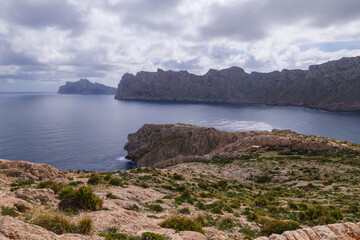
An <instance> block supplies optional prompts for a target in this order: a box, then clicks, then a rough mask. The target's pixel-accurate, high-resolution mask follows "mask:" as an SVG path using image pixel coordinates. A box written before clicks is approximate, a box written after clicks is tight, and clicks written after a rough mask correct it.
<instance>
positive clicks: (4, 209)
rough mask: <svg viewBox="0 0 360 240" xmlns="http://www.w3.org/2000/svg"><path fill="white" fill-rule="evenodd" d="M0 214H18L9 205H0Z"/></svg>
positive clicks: (15, 215) (13, 215) (14, 215)
mask: <svg viewBox="0 0 360 240" xmlns="http://www.w3.org/2000/svg"><path fill="white" fill-rule="evenodd" d="M1 215H3V216H11V217H17V216H19V214H18V213H17V212H16V211H15V209H13V208H11V207H3V206H2V207H1Z"/></svg>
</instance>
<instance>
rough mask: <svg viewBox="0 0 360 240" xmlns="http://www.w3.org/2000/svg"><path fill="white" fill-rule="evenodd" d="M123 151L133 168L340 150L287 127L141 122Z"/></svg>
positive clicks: (334, 144)
mask: <svg viewBox="0 0 360 240" xmlns="http://www.w3.org/2000/svg"><path fill="white" fill-rule="evenodd" d="M124 149H125V150H127V152H128V158H130V159H132V160H134V161H135V162H136V166H137V167H157V168H164V167H167V166H171V165H175V164H178V163H181V162H188V161H202V160H210V159H213V158H216V159H236V158H240V157H241V156H243V155H244V154H247V153H249V152H262V151H269V150H276V151H280V152H281V151H282V152H292V151H293V152H294V151H296V152H340V151H343V150H347V149H348V148H347V147H346V146H345V145H343V144H341V143H340V141H339V140H334V139H329V138H322V137H316V136H307V135H300V134H297V133H295V132H292V131H289V130H273V131H272V132H267V131H248V132H226V131H220V130H217V129H215V128H207V127H198V126H194V125H188V124H159V125H156V124H145V125H144V126H143V127H141V128H140V129H139V130H138V131H137V132H136V133H134V134H129V136H128V142H127V143H126V145H125V147H124Z"/></svg>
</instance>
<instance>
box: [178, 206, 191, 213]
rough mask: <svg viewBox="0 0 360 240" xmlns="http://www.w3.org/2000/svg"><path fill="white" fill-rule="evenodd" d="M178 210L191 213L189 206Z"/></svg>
mask: <svg viewBox="0 0 360 240" xmlns="http://www.w3.org/2000/svg"><path fill="white" fill-rule="evenodd" d="M178 212H179V213H182V214H190V210H189V208H187V207H186V208H182V209H180V210H179V211H178Z"/></svg>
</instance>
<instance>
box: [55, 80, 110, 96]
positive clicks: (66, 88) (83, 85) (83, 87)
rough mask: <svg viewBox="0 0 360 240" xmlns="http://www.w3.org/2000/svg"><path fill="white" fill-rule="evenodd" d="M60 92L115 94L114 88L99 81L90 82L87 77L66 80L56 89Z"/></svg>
mask: <svg viewBox="0 0 360 240" xmlns="http://www.w3.org/2000/svg"><path fill="white" fill-rule="evenodd" d="M58 93H61V94H84V95H105V94H115V93H116V88H114V87H109V86H106V85H104V84H100V83H92V82H90V81H89V80H87V79H80V80H79V81H76V82H66V84H65V85H63V86H61V87H60V88H59V90H58Z"/></svg>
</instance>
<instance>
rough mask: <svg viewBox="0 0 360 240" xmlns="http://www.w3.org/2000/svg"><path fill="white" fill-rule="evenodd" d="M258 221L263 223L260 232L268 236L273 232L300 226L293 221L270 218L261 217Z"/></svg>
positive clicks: (277, 232) (278, 232) (279, 232)
mask: <svg viewBox="0 0 360 240" xmlns="http://www.w3.org/2000/svg"><path fill="white" fill-rule="evenodd" d="M260 222H261V223H262V224H263V226H262V230H261V232H262V233H263V234H266V235H268V236H269V235H271V234H273V233H276V234H282V233H283V232H285V231H288V230H296V229H298V228H300V224H299V223H297V222H294V221H282V220H270V219H264V218H263V219H262V220H261V221H260Z"/></svg>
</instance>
